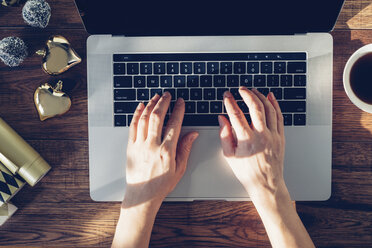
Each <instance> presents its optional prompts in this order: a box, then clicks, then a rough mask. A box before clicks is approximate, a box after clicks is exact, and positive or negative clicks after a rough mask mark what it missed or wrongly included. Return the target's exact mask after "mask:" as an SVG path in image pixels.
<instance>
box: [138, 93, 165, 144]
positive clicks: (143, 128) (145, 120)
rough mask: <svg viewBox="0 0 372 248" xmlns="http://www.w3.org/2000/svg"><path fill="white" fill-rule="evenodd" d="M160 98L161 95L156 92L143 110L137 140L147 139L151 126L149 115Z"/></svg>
mask: <svg viewBox="0 0 372 248" xmlns="http://www.w3.org/2000/svg"><path fill="white" fill-rule="evenodd" d="M159 98H160V96H159V95H158V94H156V95H155V96H154V97H153V98H151V100H150V101H149V103H148V104H147V106H146V108H145V109H144V110H143V112H142V115H141V117H140V119H139V123H138V128H137V140H146V138H147V133H148V126H149V117H150V114H151V112H152V110H153V109H154V107H155V105H156V103H157V102H158V100H159Z"/></svg>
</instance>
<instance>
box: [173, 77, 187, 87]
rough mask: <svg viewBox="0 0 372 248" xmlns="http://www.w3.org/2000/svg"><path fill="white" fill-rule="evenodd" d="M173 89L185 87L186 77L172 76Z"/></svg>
mask: <svg viewBox="0 0 372 248" xmlns="http://www.w3.org/2000/svg"><path fill="white" fill-rule="evenodd" d="M174 87H176V88H181V87H186V77H185V76H174Z"/></svg>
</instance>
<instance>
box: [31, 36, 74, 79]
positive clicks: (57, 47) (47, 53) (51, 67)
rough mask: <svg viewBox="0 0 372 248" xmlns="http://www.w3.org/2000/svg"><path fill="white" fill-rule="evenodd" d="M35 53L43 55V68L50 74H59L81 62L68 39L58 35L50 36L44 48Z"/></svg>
mask: <svg viewBox="0 0 372 248" xmlns="http://www.w3.org/2000/svg"><path fill="white" fill-rule="evenodd" d="M36 54H38V55H40V56H43V64H42V67H43V70H44V71H45V72H46V73H48V74H50V75H59V74H61V73H63V72H65V71H67V70H68V69H70V68H71V67H73V66H74V65H77V64H79V63H80V62H81V58H80V57H79V55H78V54H77V53H76V52H75V50H74V49H73V48H72V47H71V45H70V43H69V42H68V40H67V39H66V38H65V37H63V36H60V35H55V36H52V37H50V38H49V39H48V40H47V42H46V46H45V49H43V50H39V51H37V52H36Z"/></svg>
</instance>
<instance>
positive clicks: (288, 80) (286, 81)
mask: <svg viewBox="0 0 372 248" xmlns="http://www.w3.org/2000/svg"><path fill="white" fill-rule="evenodd" d="M280 86H282V87H291V86H292V75H280Z"/></svg>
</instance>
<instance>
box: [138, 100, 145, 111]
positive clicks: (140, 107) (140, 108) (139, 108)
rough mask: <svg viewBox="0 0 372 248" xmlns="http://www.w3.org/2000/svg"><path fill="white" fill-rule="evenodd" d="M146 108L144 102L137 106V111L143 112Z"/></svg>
mask: <svg viewBox="0 0 372 248" xmlns="http://www.w3.org/2000/svg"><path fill="white" fill-rule="evenodd" d="M144 107H145V104H143V102H140V103H139V104H138V105H137V110H142V109H143V108H144Z"/></svg>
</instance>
